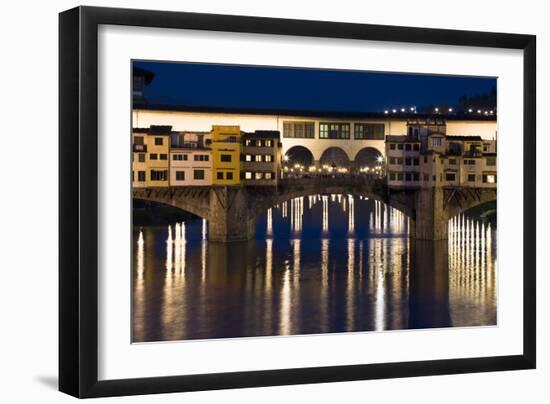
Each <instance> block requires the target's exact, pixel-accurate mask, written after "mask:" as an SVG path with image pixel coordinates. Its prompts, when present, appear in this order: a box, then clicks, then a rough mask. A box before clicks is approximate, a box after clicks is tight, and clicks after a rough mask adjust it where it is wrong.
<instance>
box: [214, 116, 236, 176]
mask: <svg viewBox="0 0 550 404" xmlns="http://www.w3.org/2000/svg"><path fill="white" fill-rule="evenodd" d="M240 183H241V129H240V127H239V126H213V127H212V184H213V185H238V184H240Z"/></svg>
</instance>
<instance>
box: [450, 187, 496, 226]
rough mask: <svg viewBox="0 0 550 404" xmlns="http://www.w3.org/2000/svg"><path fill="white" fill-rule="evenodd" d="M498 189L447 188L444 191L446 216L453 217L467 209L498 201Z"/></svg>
mask: <svg viewBox="0 0 550 404" xmlns="http://www.w3.org/2000/svg"><path fill="white" fill-rule="evenodd" d="M496 200H497V191H496V189H494V188H486V189H483V188H465V187H462V188H456V189H446V190H445V192H444V201H443V208H444V210H445V213H446V218H447V219H451V218H453V217H454V216H456V215H458V214H461V213H464V212H466V211H467V210H470V209H473V208H475V207H478V206H481V205H484V204H487V203H489V202H496Z"/></svg>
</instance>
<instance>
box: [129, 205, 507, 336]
mask: <svg viewBox="0 0 550 404" xmlns="http://www.w3.org/2000/svg"><path fill="white" fill-rule="evenodd" d="M207 232H208V229H207V223H206V222H205V221H203V220H202V219H194V220H190V221H187V222H184V223H174V224H172V225H170V226H141V227H135V228H134V238H133V243H134V267H133V340H134V342H149V341H167V340H184V339H210V338H229V337H243V336H267V335H292V334H310V333H326V332H347V331H372V330H380V331H381V330H396V329H410V328H431V327H452V326H478V325H494V324H496V237H495V229H494V228H493V227H491V226H490V225H489V224H486V223H484V222H482V221H481V220H478V219H476V218H470V217H466V216H459V217H455V218H454V219H452V220H451V221H450V222H449V240H448V241H444V242H426V241H424V242H421V241H413V240H409V238H408V219H407V218H406V217H405V216H403V215H402V214H401V213H400V212H398V211H396V210H394V209H392V208H389V207H387V206H385V205H384V204H381V203H380V202H376V201H372V200H366V199H363V198H361V197H353V198H352V197H350V196H343V195H341V196H338V195H327V196H316V197H309V198H307V197H306V198H297V199H294V200H292V201H288V202H287V203H285V204H283V205H280V206H278V207H274V208H273V209H271V210H269V211H268V212H266V213H265V214H264V215H263V216H261V217H259V218H258V221H257V227H256V238H255V240H252V241H250V242H244V243H231V244H221V243H209V242H208V241H207V239H206V238H207Z"/></svg>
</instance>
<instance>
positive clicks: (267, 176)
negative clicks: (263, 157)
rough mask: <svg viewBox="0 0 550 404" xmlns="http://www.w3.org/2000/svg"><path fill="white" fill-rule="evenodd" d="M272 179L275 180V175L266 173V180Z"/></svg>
mask: <svg viewBox="0 0 550 404" xmlns="http://www.w3.org/2000/svg"><path fill="white" fill-rule="evenodd" d="M271 178H273V174H272V173H265V179H266V180H270V179H271Z"/></svg>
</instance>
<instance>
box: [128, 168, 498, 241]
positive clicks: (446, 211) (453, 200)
mask: <svg viewBox="0 0 550 404" xmlns="http://www.w3.org/2000/svg"><path fill="white" fill-rule="evenodd" d="M319 194H325V195H326V194H351V195H363V196H367V197H369V198H371V199H374V200H379V201H382V202H384V203H386V204H388V205H390V206H392V207H393V208H395V209H397V210H400V211H401V212H403V213H404V214H405V215H407V216H408V217H409V218H410V219H411V228H410V235H411V237H414V238H417V239H421V240H445V239H447V237H448V229H447V223H448V220H449V219H450V218H452V217H453V216H455V215H457V214H459V213H461V212H463V211H465V210H467V209H469V208H472V207H474V206H476V205H480V204H482V203H485V202H488V201H492V200H495V199H496V190H495V189H477V188H464V187H460V188H442V187H434V188H415V189H388V188H387V187H386V184H385V182H384V181H383V180H373V179H364V178H350V179H342V178H336V179H330V178H329V179H327V178H322V179H321V178H317V179H301V180H292V181H285V180H283V181H281V183H280V184H279V186H277V187H240V186H233V187H228V186H212V187H172V188H148V189H139V188H137V189H134V190H133V197H134V198H137V199H144V200H151V201H155V202H159V203H163V204H167V205H171V206H174V207H177V208H179V209H182V210H186V211H188V212H190V213H193V214H195V215H197V216H200V217H202V218H204V219H206V220H208V223H209V232H208V233H209V240H211V241H217V242H232V241H244V240H250V239H252V238H254V230H255V224H256V217H258V216H259V215H260V214H262V213H263V212H265V211H266V210H267V209H269V208H271V207H273V206H275V205H277V204H279V203H281V202H284V201H287V200H289V199H292V198H297V197H302V196H308V195H319Z"/></svg>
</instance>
